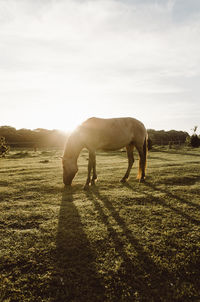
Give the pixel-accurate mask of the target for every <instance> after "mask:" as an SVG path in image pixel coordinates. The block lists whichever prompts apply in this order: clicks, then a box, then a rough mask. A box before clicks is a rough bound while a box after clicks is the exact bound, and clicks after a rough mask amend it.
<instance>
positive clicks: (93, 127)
mask: <svg viewBox="0 0 200 302" xmlns="http://www.w3.org/2000/svg"><path fill="white" fill-rule="evenodd" d="M134 146H135V147H136V149H137V151H138V153H139V170H138V176H137V178H138V179H139V181H144V179H145V168H146V161H147V131H146V129H145V127H144V125H143V124H142V123H141V122H140V121H138V120H136V119H134V118H131V117H124V118H110V119H102V118H96V117H92V118H89V119H88V120H86V121H85V122H83V123H82V124H81V125H80V126H79V127H77V129H76V130H75V131H74V132H72V134H71V135H70V136H69V137H68V140H67V142H66V146H65V150H64V154H63V158H62V162H63V182H64V184H65V185H71V183H72V180H73V178H74V177H75V175H76V173H77V171H78V166H77V159H78V156H79V154H80V152H81V150H82V149H83V148H87V149H88V151H89V162H88V177H87V181H86V184H85V187H84V188H87V187H88V186H89V185H90V183H94V182H95V180H96V179H97V173H96V155H95V151H96V150H103V151H114V150H119V149H121V148H123V147H126V150H127V156H128V169H127V171H126V173H125V175H124V177H123V178H122V179H121V182H125V181H126V180H127V179H128V177H129V174H130V171H131V168H132V165H133V163H134V157H133V149H134ZM91 170H93V177H92V179H91Z"/></svg>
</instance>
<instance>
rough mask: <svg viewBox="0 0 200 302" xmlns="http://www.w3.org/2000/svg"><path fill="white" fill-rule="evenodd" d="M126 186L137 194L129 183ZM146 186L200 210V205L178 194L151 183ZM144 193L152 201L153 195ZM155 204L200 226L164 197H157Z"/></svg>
mask: <svg viewBox="0 0 200 302" xmlns="http://www.w3.org/2000/svg"><path fill="white" fill-rule="evenodd" d="M123 185H124V186H126V187H127V188H129V189H130V190H132V191H134V192H135V188H134V187H133V186H131V185H130V184H128V183H125V184H123ZM144 185H145V186H147V187H149V188H150V189H152V190H153V191H154V192H155V191H157V192H161V193H164V194H166V195H167V196H168V197H170V198H171V199H175V200H178V201H179V202H180V203H185V204H187V205H189V206H192V207H196V208H197V210H199V209H200V207H199V205H198V204H195V203H194V202H192V201H189V200H186V199H184V198H182V197H180V196H178V195H176V194H173V193H171V192H170V191H168V190H167V189H161V188H158V187H156V186H155V185H154V184H152V183H151V182H147V181H145V183H144ZM143 193H144V194H145V195H146V197H149V198H150V199H152V197H153V195H152V194H150V193H147V192H146V191H143ZM154 202H155V203H157V204H160V205H161V206H163V207H164V208H168V209H170V210H171V211H172V212H174V213H176V214H177V215H179V216H182V217H183V218H184V219H186V220H187V221H188V222H190V223H193V224H195V225H197V226H199V225H200V221H199V220H197V219H195V218H194V217H191V216H190V215H188V214H187V213H185V212H183V211H182V210H181V209H179V208H178V207H176V206H173V205H171V204H169V203H167V202H166V201H165V198H163V197H158V196H156V197H155V198H154Z"/></svg>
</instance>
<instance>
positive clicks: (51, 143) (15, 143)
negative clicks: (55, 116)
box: [0, 126, 67, 148]
mask: <svg viewBox="0 0 200 302" xmlns="http://www.w3.org/2000/svg"><path fill="white" fill-rule="evenodd" d="M0 137H4V138H5V141H6V143H7V144H8V145H9V146H10V147H32V148H38V147H63V146H64V144H65V141H66V138H67V134H66V133H64V132H62V131H59V130H47V129H43V128H38V129H35V130H29V129H19V130H16V129H15V128H14V127H10V126H1V127H0Z"/></svg>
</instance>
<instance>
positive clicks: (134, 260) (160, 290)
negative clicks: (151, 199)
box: [86, 186, 174, 302]
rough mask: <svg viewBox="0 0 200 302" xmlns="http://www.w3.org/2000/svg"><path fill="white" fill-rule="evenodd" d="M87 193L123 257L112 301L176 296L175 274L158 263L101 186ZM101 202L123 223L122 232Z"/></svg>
mask: <svg viewBox="0 0 200 302" xmlns="http://www.w3.org/2000/svg"><path fill="white" fill-rule="evenodd" d="M86 194H87V197H88V198H90V199H91V200H92V202H93V203H94V206H95V209H96V210H97V211H98V212H99V217H100V219H101V221H102V222H103V223H104V224H105V226H106V228H107V231H108V234H109V237H110V238H111V239H112V240H113V242H114V245H115V250H116V252H117V254H118V255H120V257H121V258H122V259H123V263H122V264H121V266H120V268H119V269H118V270H117V271H116V272H112V271H111V273H110V276H109V280H110V284H109V288H112V290H113V291H114V296H113V299H110V300H109V301H126V302H128V301H167V297H172V295H173V293H172V288H171V285H170V283H171V282H173V278H174V277H173V275H172V274H171V273H170V272H169V271H167V270H166V269H164V268H162V267H158V266H157V265H156V264H155V263H154V261H153V260H152V259H151V257H150V255H149V254H148V253H147V252H146V251H145V250H144V248H143V246H142V245H141V244H140V242H139V240H138V239H137V238H136V236H134V234H133V233H132V232H131V230H129V228H128V227H127V225H126V222H125V221H124V219H123V218H122V217H120V215H119V213H118V211H117V210H116V209H115V208H114V206H113V204H112V202H111V201H110V200H109V199H108V198H107V197H106V196H105V195H102V194H101V193H100V192H99V190H98V187H96V186H95V187H93V188H92V189H91V190H90V191H89V192H87V193H86ZM101 203H103V207H105V208H106V209H107V210H109V212H110V215H111V216H112V217H113V218H114V219H115V221H116V223H117V224H118V225H119V226H120V228H121V229H122V231H123V233H122V234H119V233H118V232H117V231H116V230H115V228H114V227H113V226H112V224H111V223H110V222H109V217H108V216H107V215H106V214H105V213H104V210H103V207H102V206H101ZM123 238H125V240H126V241H127V242H128V244H130V245H131V246H132V248H133V249H134V250H135V252H136V256H133V257H131V255H128V254H127V252H126V249H125V243H124V239H123ZM164 297H165V298H164Z"/></svg>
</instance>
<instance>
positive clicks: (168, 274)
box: [0, 148, 200, 302]
mask: <svg viewBox="0 0 200 302" xmlns="http://www.w3.org/2000/svg"><path fill="white" fill-rule="evenodd" d="M61 154H62V151H61V150H49V151H48V150H46V151H37V152H31V151H27V150H24V151H19V150H18V151H12V152H11V153H10V154H9V155H8V157H7V158H5V159H4V158H1V159H0V238H1V240H0V301H1V302H2V301H7V302H9V301H10V302H11V301H17V302H19V301H37V302H39V301H58V302H62V301H66V302H72V301H73V302H93V301H95V302H98V301H112V302H115V301H116V302H118V301H119V302H120V301H124V302H128V301H131V302H132V301H148V302H151V301H156V302H157V301H166V302H173V301H180V302H182V301H200V224H199V221H200V211H199V210H200V198H199V196H200V173H199V172H200V169H199V164H200V150H199V149H190V148H180V149H178V150H175V149H170V150H168V149H167V148H157V149H156V148H155V149H154V150H152V151H151V152H149V160H148V168H147V179H146V182H145V183H142V184H139V183H138V181H137V180H136V175H137V166H138V160H137V154H136V162H135V164H134V167H133V169H132V173H131V177H130V179H129V181H128V182H127V183H126V184H125V185H123V184H121V183H120V182H119V180H120V178H121V177H122V176H123V174H124V173H125V170H126V167H127V159H126V154H125V153H124V152H114V153H111V154H110V155H109V154H106V153H98V154H97V172H98V182H97V184H96V186H93V187H90V188H89V190H88V191H84V190H83V185H84V183H85V181H86V173H87V172H86V170H87V157H88V155H87V153H86V152H85V151H84V152H82V154H81V156H80V158H79V161H78V163H79V173H78V175H77V176H76V178H75V179H74V181H73V186H72V188H71V189H67V188H64V186H63V183H62V167H61V160H60V158H59V156H60V155H61Z"/></svg>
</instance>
